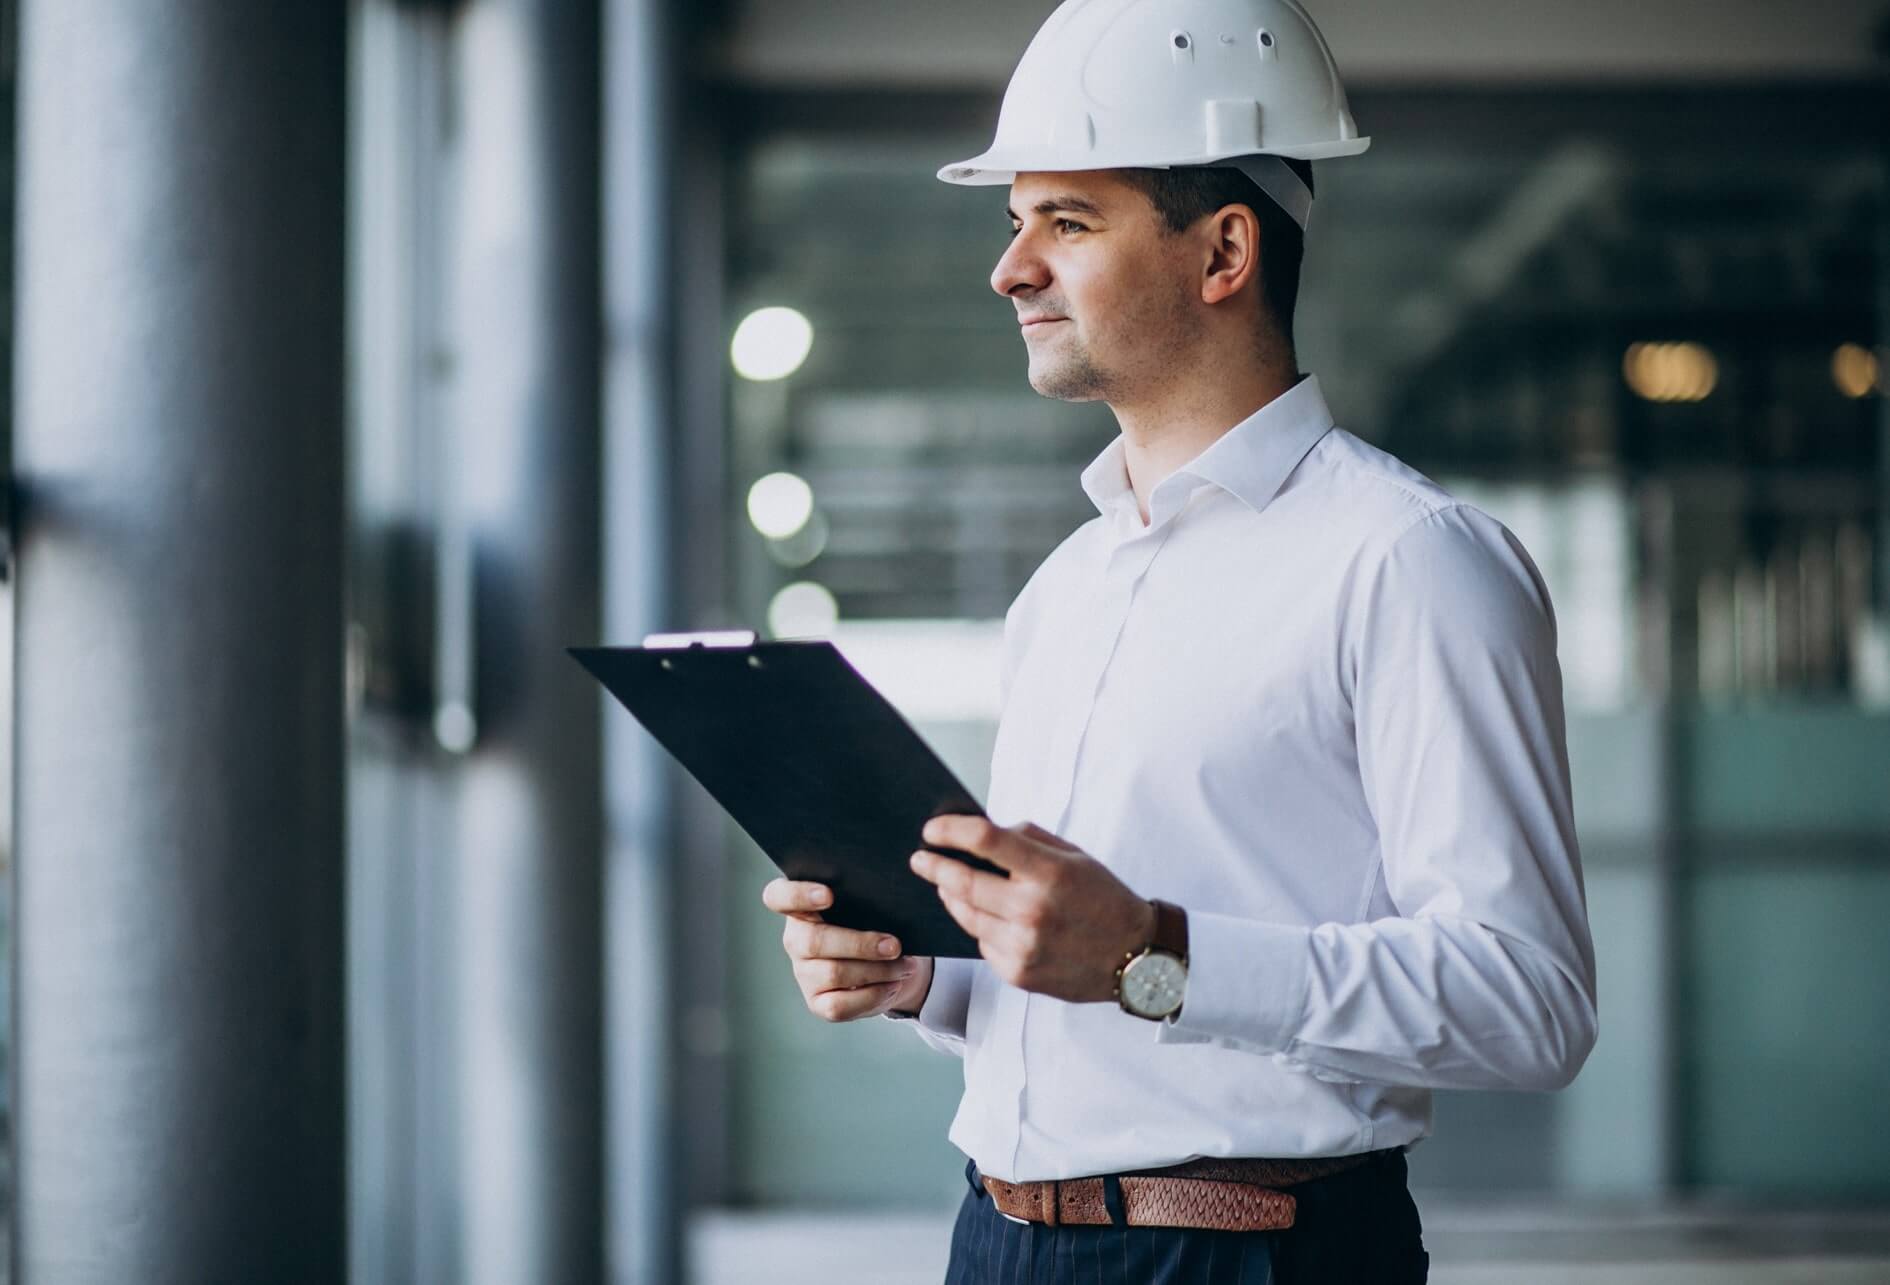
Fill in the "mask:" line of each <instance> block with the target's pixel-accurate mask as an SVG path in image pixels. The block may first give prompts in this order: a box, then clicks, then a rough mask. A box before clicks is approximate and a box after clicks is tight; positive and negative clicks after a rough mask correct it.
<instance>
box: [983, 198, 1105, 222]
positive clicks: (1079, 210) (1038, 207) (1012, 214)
mask: <svg viewBox="0 0 1890 1285" xmlns="http://www.w3.org/2000/svg"><path fill="white" fill-rule="evenodd" d="M1030 208H1031V209H1032V210H1033V211H1034V212H1036V213H1038V214H1055V213H1056V212H1057V211H1058V210H1068V211H1070V212H1071V213H1073V214H1093V215H1095V216H1096V217H1098V218H1101V217H1102V207H1101V206H1100V205H1098V204H1096V202H1094V201H1090V200H1085V199H1084V198H1083V197H1080V196H1052V197H1049V198H1046V199H1045V200H1042V201H1039V202H1037V203H1036V204H1035V205H1033V206H1031V207H1030ZM1004 214H1005V217H1007V218H1009V219H1010V220H1011V221H1012V222H1013V223H1021V222H1022V221H1023V220H1021V219H1019V218H1018V217H1017V211H1015V210H1013V209H1011V208H1010V207H1009V206H1005V207H1004Z"/></svg>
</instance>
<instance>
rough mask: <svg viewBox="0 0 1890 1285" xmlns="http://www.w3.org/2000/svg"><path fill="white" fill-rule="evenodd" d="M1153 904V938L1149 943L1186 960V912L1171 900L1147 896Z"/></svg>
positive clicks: (1183, 960)
mask: <svg viewBox="0 0 1890 1285" xmlns="http://www.w3.org/2000/svg"><path fill="white" fill-rule="evenodd" d="M1149 900H1150V901H1151V902H1153V903H1154V906H1155V940H1154V941H1152V942H1150V943H1149V944H1150V945H1152V946H1154V947H1155V948H1156V949H1157V950H1165V951H1167V952H1169V953H1170V954H1172V955H1174V956H1176V957H1177V958H1179V959H1180V960H1181V962H1182V963H1184V964H1185V963H1187V962H1188V912H1187V911H1185V910H1183V909H1182V908H1181V907H1180V906H1177V905H1176V904H1175V903H1174V902H1172V901H1163V900H1162V899H1161V898H1160V897H1151V898H1149Z"/></svg>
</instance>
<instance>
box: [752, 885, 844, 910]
mask: <svg viewBox="0 0 1890 1285" xmlns="http://www.w3.org/2000/svg"><path fill="white" fill-rule="evenodd" d="M761 904H762V905H764V906H766V907H767V908H768V909H770V910H772V911H775V912H776V913H778V914H783V915H786V914H794V913H797V912H799V913H818V912H820V911H822V910H825V909H826V908H827V907H829V906H831V905H833V890H832V889H830V888H828V887H827V885H826V884H824V883H808V882H805V881H802V880H793V879H774V880H771V881H769V883H768V884H767V885H766V886H765V887H763V888H762V890H761Z"/></svg>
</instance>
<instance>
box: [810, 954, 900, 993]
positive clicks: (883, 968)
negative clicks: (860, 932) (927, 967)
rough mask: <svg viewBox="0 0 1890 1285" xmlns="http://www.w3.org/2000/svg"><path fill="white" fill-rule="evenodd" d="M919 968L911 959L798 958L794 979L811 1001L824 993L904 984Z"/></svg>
mask: <svg viewBox="0 0 1890 1285" xmlns="http://www.w3.org/2000/svg"><path fill="white" fill-rule="evenodd" d="M917 968H918V963H917V961H915V960H914V959H912V957H911V956H905V957H903V958H900V959H889V960H886V961H885V962H883V963H882V962H880V961H879V960H868V959H797V960H795V961H794V978H795V980H796V981H798V982H800V984H801V990H802V991H803V992H805V993H806V994H807V995H808V996H809V998H812V997H813V996H815V995H818V994H820V993H821V992H822V991H833V990H851V989H852V988H854V987H856V986H880V985H886V984H889V983H898V982H902V981H904V980H905V979H906V978H908V977H910V976H912V974H913V972H914V971H915V970H916V969H917Z"/></svg>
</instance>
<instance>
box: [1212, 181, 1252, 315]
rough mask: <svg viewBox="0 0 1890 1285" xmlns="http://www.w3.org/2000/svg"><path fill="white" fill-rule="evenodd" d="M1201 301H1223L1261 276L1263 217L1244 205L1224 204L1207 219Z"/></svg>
mask: <svg viewBox="0 0 1890 1285" xmlns="http://www.w3.org/2000/svg"><path fill="white" fill-rule="evenodd" d="M1206 227H1207V255H1206V270H1205V272H1204V274H1203V276H1202V278H1201V301H1202V302H1203V303H1220V302H1221V301H1222V300H1223V299H1231V298H1232V297H1233V296H1235V295H1237V294H1239V293H1240V292H1241V291H1242V290H1244V289H1246V288H1247V283H1248V282H1249V281H1252V280H1254V279H1256V278H1257V277H1258V276H1259V275H1260V218H1259V216H1258V215H1256V214H1255V213H1254V212H1253V211H1252V210H1251V209H1249V208H1248V207H1247V206H1245V205H1228V206H1223V207H1222V208H1221V209H1219V210H1217V211H1216V212H1215V213H1213V214H1210V215H1209V216H1208V218H1207V225H1206Z"/></svg>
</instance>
